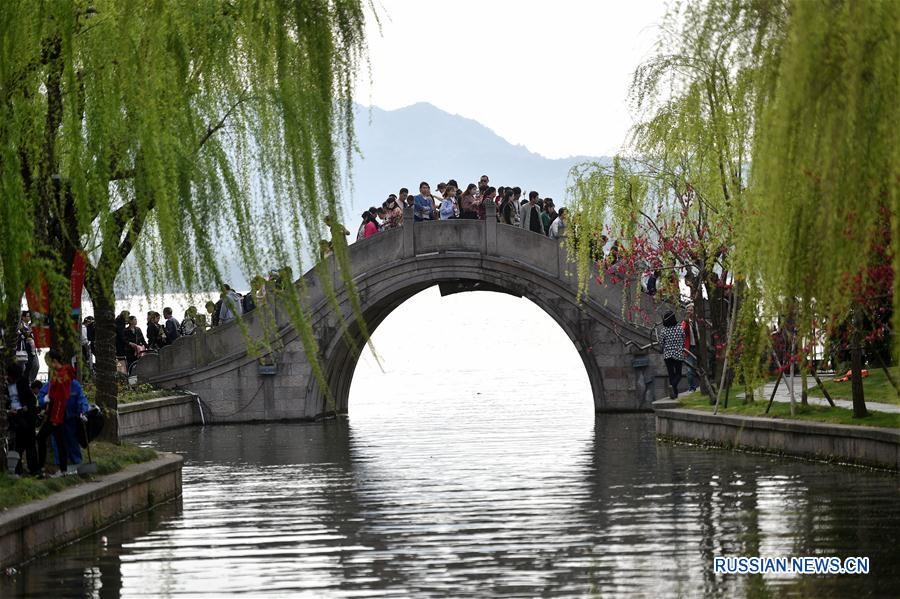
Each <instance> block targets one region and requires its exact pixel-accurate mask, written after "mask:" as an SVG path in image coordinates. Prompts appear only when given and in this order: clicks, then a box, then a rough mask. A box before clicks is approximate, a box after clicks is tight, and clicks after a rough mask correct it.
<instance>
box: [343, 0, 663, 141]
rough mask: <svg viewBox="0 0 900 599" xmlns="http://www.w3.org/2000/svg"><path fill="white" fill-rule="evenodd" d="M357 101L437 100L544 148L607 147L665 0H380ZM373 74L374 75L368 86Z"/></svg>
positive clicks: (623, 127)
mask: <svg viewBox="0 0 900 599" xmlns="http://www.w3.org/2000/svg"><path fill="white" fill-rule="evenodd" d="M374 1H375V5H376V7H377V11H378V13H379V14H380V15H381V32H380V33H379V31H378V25H377V24H376V23H375V22H374V19H371V18H370V19H369V25H368V32H367V38H368V39H367V42H368V47H369V60H370V68H371V78H370V76H369V73H367V72H361V73H360V74H359V80H358V85H357V90H356V100H357V101H358V102H359V103H361V104H364V105H369V104H371V105H374V106H378V107H380V108H384V109H388V110H393V109H396V108H401V107H403V106H408V105H410V104H414V103H416V102H429V103H431V104H434V105H435V106H437V107H438V108H441V109H442V110H445V111H447V112H450V113H454V114H459V115H461V116H464V117H467V118H471V119H475V120H477V121H479V122H480V123H482V124H484V125H486V126H487V127H489V128H491V129H493V130H494V131H495V132H496V133H498V134H499V135H500V136H502V137H504V138H506V139H507V140H508V141H510V142H512V143H514V144H522V145H524V146H526V147H527V148H528V149H529V150H531V151H533V152H537V153H539V154H542V155H544V156H546V157H548V158H562V157H566V156H573V155H594V156H599V155H607V156H608V155H611V154H614V153H615V152H616V151H617V150H619V149H620V148H621V146H622V143H623V142H624V140H625V138H626V134H627V132H628V129H629V127H630V126H631V124H632V116H631V114H630V112H629V110H628V107H627V105H626V95H627V91H628V86H629V83H630V81H631V74H632V72H633V71H634V69H635V67H636V66H637V65H638V64H640V63H641V62H642V61H643V60H644V59H646V58H648V57H649V56H650V55H651V54H652V50H653V45H654V43H655V41H656V38H657V34H658V26H659V24H660V22H661V20H662V16H663V14H664V12H665V4H664V2H663V1H662V0H621V1H613V0H595V1H591V0H554V1H553V2H546V1H538V0H374ZM370 80H371V85H370Z"/></svg>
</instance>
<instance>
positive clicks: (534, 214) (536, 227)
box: [522, 191, 544, 235]
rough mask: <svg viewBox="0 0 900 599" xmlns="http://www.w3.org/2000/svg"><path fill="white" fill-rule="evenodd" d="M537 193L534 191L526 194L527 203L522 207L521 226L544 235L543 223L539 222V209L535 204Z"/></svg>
mask: <svg viewBox="0 0 900 599" xmlns="http://www.w3.org/2000/svg"><path fill="white" fill-rule="evenodd" d="M539 195H540V194H538V192H536V191H532V192H530V193H529V194H528V203H527V204H525V205H524V206H523V207H522V228H523V229H525V230H526V231H531V232H532V233H540V234H541V235H544V223H543V222H541V211H540V209H539V208H538V204H537V201H538V196H539Z"/></svg>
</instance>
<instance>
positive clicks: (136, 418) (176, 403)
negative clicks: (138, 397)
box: [119, 394, 201, 437]
mask: <svg viewBox="0 0 900 599" xmlns="http://www.w3.org/2000/svg"><path fill="white" fill-rule="evenodd" d="M200 422H201V414H200V406H199V403H198V398H197V396H196V395H193V394H191V395H177V396H173V397H161V398H159V399H150V400H147V401H136V402H134V403H126V404H120V405H119V436H120V437H126V436H128V435H140V434H143V433H149V432H152V431H158V430H162V429H166V428H177V427H180V426H190V425H192V424H199V423H200Z"/></svg>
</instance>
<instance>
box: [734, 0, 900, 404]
mask: <svg viewBox="0 0 900 599" xmlns="http://www.w3.org/2000/svg"><path fill="white" fill-rule="evenodd" d="M898 97H900V3H897V2H894V1H889V0H885V1H880V0H872V1H852V0H828V1H813V0H808V1H804V2H795V3H792V4H791V10H790V19H789V21H788V25H787V35H786V41H785V47H784V52H783V57H782V59H781V61H780V64H779V65H778V70H777V79H776V80H775V83H774V85H773V86H772V88H771V89H770V90H769V91H768V93H767V97H766V99H765V104H764V110H763V111H762V114H761V118H760V122H759V125H758V127H757V131H756V137H755V143H754V147H753V169H752V176H751V181H752V186H751V193H749V194H747V198H746V199H747V209H746V210H745V211H743V213H742V214H743V217H742V218H741V219H740V222H739V234H738V240H739V244H738V248H739V256H740V263H741V264H740V267H741V270H742V271H743V272H746V273H747V277H748V281H749V282H750V288H751V289H752V290H753V291H754V297H753V301H752V302H749V303H748V304H747V305H746V308H747V311H748V313H749V312H751V311H752V312H753V314H748V316H747V320H748V321H749V320H751V319H754V318H762V320H763V321H767V322H771V321H774V320H775V319H777V318H779V317H782V316H784V315H790V318H791V320H792V321H793V326H794V327H795V328H796V330H797V335H798V336H799V337H801V338H803V337H808V336H810V334H811V329H812V328H813V327H814V326H816V324H817V323H818V325H819V326H820V327H822V326H824V327H829V326H834V325H837V324H841V323H846V324H847V325H848V326H849V327H850V328H851V330H852V334H851V349H852V350H854V353H855V354H856V356H855V357H854V360H853V362H854V365H853V371H854V375H853V378H854V383H853V389H854V392H853V400H854V401H853V404H854V405H853V407H854V413H855V415H856V416H862V415H864V414H865V404H864V402H863V395H862V385H861V380H860V378H859V370H860V368H861V360H860V356H859V353H860V345H861V343H862V341H861V334H862V331H861V323H862V321H863V319H864V318H865V316H866V315H865V314H863V312H864V307H865V304H866V303H867V299H876V300H877V299H879V298H866V291H865V290H866V289H878V288H879V281H878V279H879V278H880V277H887V276H892V275H894V274H895V273H896V272H897V269H898V267H900V251H898V249H900V248H898V240H900V235H898V233H900V231H898V228H897V227H898V225H897V214H898V201H900V191H898V190H900V134H898V131H900V101H898ZM890 226H892V227H893V231H892V232H891V233H889V234H888V235H887V242H886V243H885V235H884V233H883V232H884V231H885V230H890V229H888V227H890ZM885 245H887V246H888V247H887V251H886V252H885V251H884V250H885V248H884V247H879V246H885ZM879 255H882V256H884V255H886V256H887V260H890V256H893V272H891V270H890V269H887V271H886V270H885V269H879V268H873V261H874V262H875V263H877V262H878V256H879ZM874 266H877V264H875V265H874ZM897 284H898V280H897V277H896V276H893V281H892V285H893V286H894V288H893V293H892V295H893V297H892V298H891V297H887V298H880V300H881V302H882V303H884V302H885V301H886V302H887V304H888V305H890V304H891V302H892V301H896V298H897V297H898V294H897V288H896V285H897ZM890 292H891V289H890V287H888V293H889V294H890ZM893 314H894V318H895V319H897V318H898V312H897V310H896V306H894V310H893ZM748 340H749V338H748ZM755 341H756V344H755V345H756V347H757V351H756V352H747V355H748V358H750V362H751V364H750V365H749V366H750V367H752V362H753V360H752V354H753V353H761V352H764V351H765V349H762V348H764V347H765V345H766V344H767V343H768V339H767V338H765V337H757V338H756V339H755Z"/></svg>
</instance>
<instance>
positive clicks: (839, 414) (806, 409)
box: [678, 389, 900, 428]
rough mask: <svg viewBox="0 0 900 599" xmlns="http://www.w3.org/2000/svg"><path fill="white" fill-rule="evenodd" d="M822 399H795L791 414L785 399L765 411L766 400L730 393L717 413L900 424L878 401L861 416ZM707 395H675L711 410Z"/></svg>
mask: <svg viewBox="0 0 900 599" xmlns="http://www.w3.org/2000/svg"><path fill="white" fill-rule="evenodd" d="M766 391H767V393H766V398H768V397H770V395H771V391H770V390H768V389H766ZM824 401H825V400H821V403H819V402H817V403H813V402H810V403H809V405H806V406H804V405H802V404H801V403H800V401H799V394H798V400H797V403H796V404H795V406H794V407H795V411H794V415H793V416H791V407H790V404H789V403H786V402H784V401H778V398H776V401H774V402H772V407H771V408H769V412H768V413H766V407H767V406H768V403H769V402H768V400H766V401H761V400H756V401H753V402H750V403H744V400H743V397H737V398H735V397H732V398H731V400H730V401H729V402H728V407H727V408H726V407H725V405H724V402H723V403H721V404H720V405H719V413H720V414H726V415H733V416H752V417H758V418H771V419H778V420H802V421H809V422H825V423H830V424H847V425H851V426H875V427H881V428H900V414H898V413H896V412H889V411H880V410H879V408H881V407H882V406H879V405H877V404H872V403H869V402H867V406H868V410H869V415H868V416H866V417H864V418H854V417H853V410H851V409H850V408H849V407H843V406H840V405H838V406H836V407H834V408H832V407H831V406H830V405H828V404H827V403H825V404H824V405H823V403H824ZM709 402H710V399H709V397H707V396H705V395H703V394H702V393H699V392H697V393H690V394H685V395H682V396H680V397H679V398H678V403H679V406H680V407H682V408H687V409H690V410H702V411H706V412H710V413H711V412H712V411H713V409H714V406H712V405H710V403H709ZM883 408H884V409H885V410H891V409H894V408H895V406H890V405H885V406H883Z"/></svg>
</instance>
